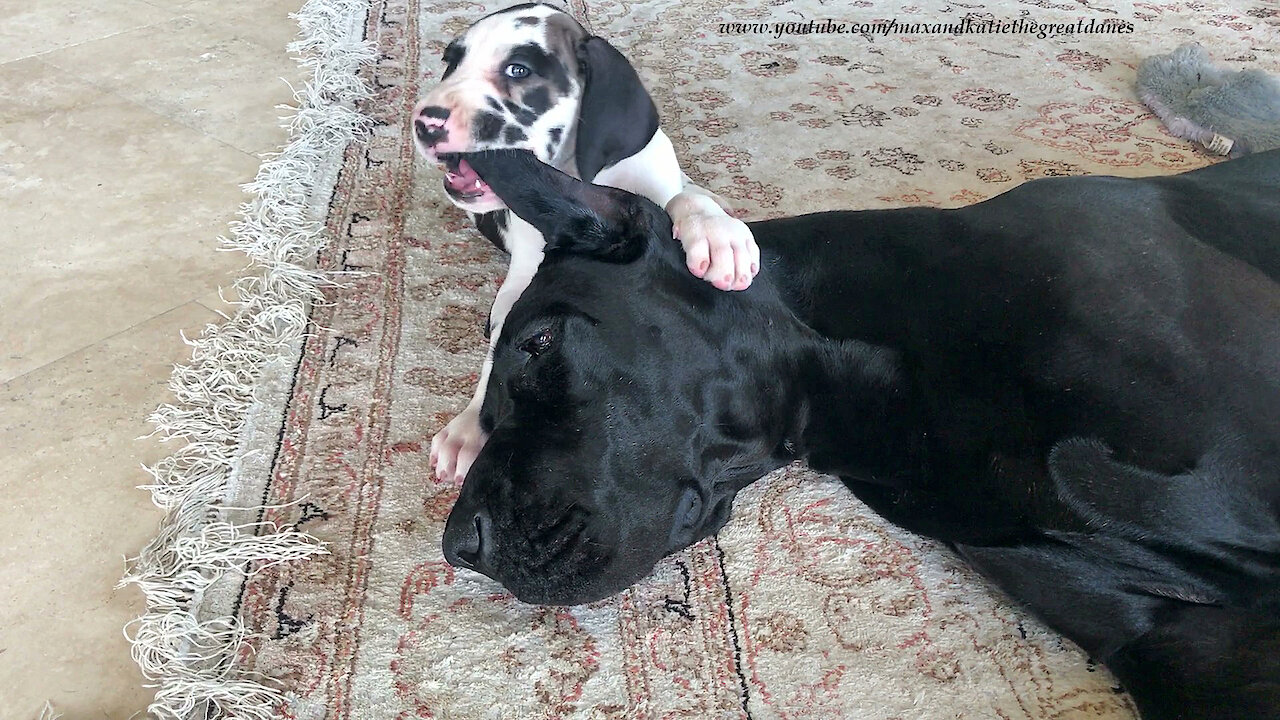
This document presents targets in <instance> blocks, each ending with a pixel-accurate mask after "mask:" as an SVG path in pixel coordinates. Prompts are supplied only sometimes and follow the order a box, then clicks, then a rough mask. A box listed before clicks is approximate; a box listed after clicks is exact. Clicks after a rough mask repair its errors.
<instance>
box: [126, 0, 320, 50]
mask: <svg viewBox="0 0 1280 720" xmlns="http://www.w3.org/2000/svg"><path fill="white" fill-rule="evenodd" d="M150 1H151V2H153V3H154V4H156V5H159V6H160V7H163V8H166V9H171V10H174V11H177V12H181V13H182V14H183V15H186V16H187V17H191V18H195V19H196V20H199V21H201V22H204V23H208V24H211V25H221V26H223V27H226V28H229V29H231V30H232V31H233V32H234V33H235V35H234V37H241V38H245V39H247V40H252V41H254V42H256V43H258V44H259V45H262V46H263V47H265V48H267V49H269V50H274V51H276V52H279V53H284V49H285V46H286V45H288V44H289V43H290V42H293V40H295V39H296V38H297V35H298V22H297V21H296V20H294V19H293V18H291V17H289V13H292V12H297V11H298V8H300V7H302V2H303V0H259V1H258V2H252V3H234V2H227V1H226V0H180V1H179V2H175V3H171V4H166V3H164V2H162V1H161V0H150Z"/></svg>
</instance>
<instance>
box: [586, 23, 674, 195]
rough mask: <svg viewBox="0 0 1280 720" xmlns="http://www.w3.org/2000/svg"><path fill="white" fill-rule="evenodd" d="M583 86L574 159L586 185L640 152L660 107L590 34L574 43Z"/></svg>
mask: <svg viewBox="0 0 1280 720" xmlns="http://www.w3.org/2000/svg"><path fill="white" fill-rule="evenodd" d="M578 69H579V71H580V72H581V74H582V78H583V83H584V87H583V90H582V104H581V105H580V106H579V107H578V132H577V140H576V143H577V148H576V160H577V163H578V175H579V176H580V177H581V178H582V179H583V180H586V181H587V182H591V180H592V179H593V178H595V176H596V173H598V172H600V171H601V170H602V169H604V168H606V167H609V166H610V165H613V164H614V163H616V162H618V161H619V160H622V159H623V158H628V157H631V156H632V155H635V154H636V153H638V152H640V151H641V150H643V149H644V146H645V145H648V144H649V141H650V140H651V139H653V135H654V133H656V132H658V109H657V108H656V107H654V104H653V99H652V98H650V97H649V92H648V91H647V90H645V89H644V84H643V83H641V82H640V76H639V75H637V74H636V69H635V68H634V67H632V66H631V63H630V62H629V61H628V60H627V58H626V57H625V56H623V54H622V53H620V52H618V49H617V48H615V47H614V46H612V45H610V44H609V43H608V42H607V41H606V40H604V39H603V38H599V37H596V36H594V35H591V36H588V37H587V38H586V39H584V40H583V41H582V42H580V43H579V44H578Z"/></svg>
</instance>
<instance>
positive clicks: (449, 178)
mask: <svg viewBox="0 0 1280 720" xmlns="http://www.w3.org/2000/svg"><path fill="white" fill-rule="evenodd" d="M444 181H445V182H446V183H447V184H448V185H449V187H450V188H451V189H452V190H453V191H454V192H459V193H466V194H471V193H482V192H484V191H486V190H488V189H489V186H488V185H486V184H485V183H484V181H483V180H481V179H480V175H479V173H477V172H476V171H475V170H474V169H472V167H471V165H469V164H467V161H466V160H459V161H458V169H457V170H456V171H453V172H446V173H445V176H444Z"/></svg>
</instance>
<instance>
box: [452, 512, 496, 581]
mask: <svg viewBox="0 0 1280 720" xmlns="http://www.w3.org/2000/svg"><path fill="white" fill-rule="evenodd" d="M449 520H450V522H449V523H448V524H447V525H446V526H445V529H444V541H443V543H442V545H443V549H444V559H445V560H446V561H447V562H448V563H449V564H450V565H452V566H454V567H461V568H467V569H468V570H475V571H476V572H480V573H483V572H485V569H484V568H485V557H486V556H487V555H488V554H489V552H490V551H491V550H492V549H493V534H492V522H491V521H490V520H489V513H487V512H485V511H484V510H483V509H481V510H478V511H476V513H475V515H473V516H472V517H471V518H470V521H469V522H468V521H467V520H464V519H463V518H457V520H456V521H455V519H454V518H452V517H451V518H449Z"/></svg>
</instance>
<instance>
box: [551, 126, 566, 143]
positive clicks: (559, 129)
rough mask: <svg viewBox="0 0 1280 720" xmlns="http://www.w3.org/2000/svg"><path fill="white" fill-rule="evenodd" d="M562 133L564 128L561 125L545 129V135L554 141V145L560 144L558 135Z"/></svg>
mask: <svg viewBox="0 0 1280 720" xmlns="http://www.w3.org/2000/svg"><path fill="white" fill-rule="evenodd" d="M563 134H564V128H562V127H553V128H551V129H550V130H549V131H547V135H549V136H550V137H551V142H553V143H555V144H556V145H559V144H560V136H561V135H563Z"/></svg>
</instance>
